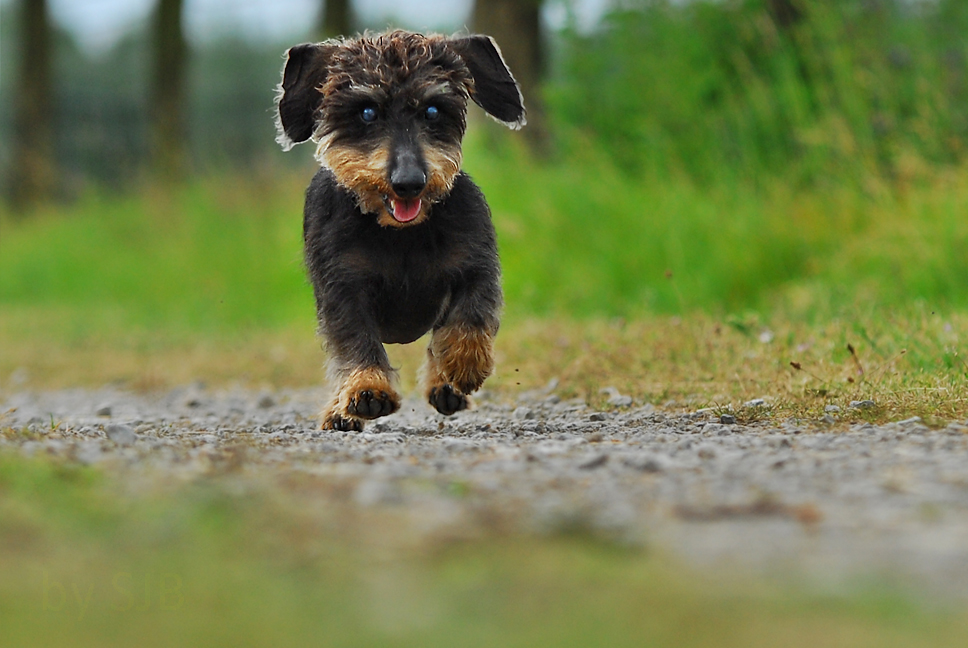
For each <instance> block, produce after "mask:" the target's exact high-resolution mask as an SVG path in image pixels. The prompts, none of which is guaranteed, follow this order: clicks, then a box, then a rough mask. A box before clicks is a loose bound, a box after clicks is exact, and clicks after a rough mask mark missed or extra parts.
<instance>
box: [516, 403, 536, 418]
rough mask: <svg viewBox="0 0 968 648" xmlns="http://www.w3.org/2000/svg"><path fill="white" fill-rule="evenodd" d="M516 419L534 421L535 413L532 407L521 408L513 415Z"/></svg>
mask: <svg viewBox="0 0 968 648" xmlns="http://www.w3.org/2000/svg"><path fill="white" fill-rule="evenodd" d="M511 416H513V417H514V418H516V419H518V420H525V419H533V418H534V411H533V410H532V409H531V408H530V407H524V406H522V407H519V408H517V409H516V410H514V412H513V413H512V414H511Z"/></svg>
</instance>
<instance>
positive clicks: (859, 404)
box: [847, 399, 877, 410]
mask: <svg viewBox="0 0 968 648" xmlns="http://www.w3.org/2000/svg"><path fill="white" fill-rule="evenodd" d="M876 405H877V403H875V402H874V401H872V400H869V399H867V400H857V401H850V405H848V406H847V408H848V409H860V410H864V409H870V408H872V407H875V406H876Z"/></svg>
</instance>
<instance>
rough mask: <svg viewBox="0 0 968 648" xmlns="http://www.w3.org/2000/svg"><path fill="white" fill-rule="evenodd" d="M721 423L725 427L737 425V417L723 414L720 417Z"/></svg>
mask: <svg viewBox="0 0 968 648" xmlns="http://www.w3.org/2000/svg"><path fill="white" fill-rule="evenodd" d="M719 422H720V423H722V424H723V425H735V424H736V417H735V416H733V415H732V414H721V415H720V416H719Z"/></svg>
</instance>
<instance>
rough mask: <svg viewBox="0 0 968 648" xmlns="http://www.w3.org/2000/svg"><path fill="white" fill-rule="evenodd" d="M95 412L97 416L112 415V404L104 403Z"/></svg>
mask: <svg viewBox="0 0 968 648" xmlns="http://www.w3.org/2000/svg"><path fill="white" fill-rule="evenodd" d="M95 414H96V415H97V416H111V406H110V405H102V406H101V407H99V408H97V411H96V412H95Z"/></svg>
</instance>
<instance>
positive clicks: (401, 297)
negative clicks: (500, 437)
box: [370, 240, 455, 344]
mask: <svg viewBox="0 0 968 648" xmlns="http://www.w3.org/2000/svg"><path fill="white" fill-rule="evenodd" d="M449 248H450V246H449V245H447V244H446V243H441V242H439V241H436V242H435V241H429V240H423V241H418V242H417V243H416V244H415V245H410V246H403V245H401V246H399V247H398V249H393V250H384V251H383V253H382V254H379V255H378V256H376V257H374V258H373V259H372V260H373V263H374V264H373V266H372V268H373V270H374V275H373V276H372V278H371V283H370V290H371V295H372V298H373V306H374V310H375V312H376V314H377V320H378V323H379V326H380V330H381V337H382V338H383V341H384V342H389V343H401V344H405V343H409V342H412V341H414V340H416V339H417V338H419V337H420V336H421V335H423V334H424V333H426V332H427V331H428V330H430V328H431V327H433V326H434V324H435V323H437V321H438V320H439V319H440V317H441V316H442V314H443V312H444V311H445V310H446V307H447V304H448V302H449V300H450V295H451V291H452V288H453V282H454V276H455V272H454V267H453V251H452V250H450V249H449Z"/></svg>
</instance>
